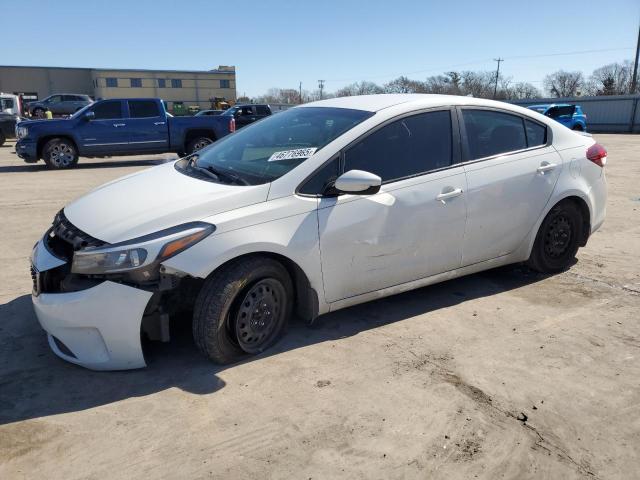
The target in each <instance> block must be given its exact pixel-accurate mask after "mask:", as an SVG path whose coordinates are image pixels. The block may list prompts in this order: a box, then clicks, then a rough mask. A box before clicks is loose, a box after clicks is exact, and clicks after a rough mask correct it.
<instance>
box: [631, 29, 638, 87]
mask: <svg viewBox="0 0 640 480" xmlns="http://www.w3.org/2000/svg"><path fill="white" fill-rule="evenodd" d="M638 56H640V27H638V43H636V61H635V63H634V64H633V77H631V92H629V93H632V94H634V93H636V86H637V81H638Z"/></svg>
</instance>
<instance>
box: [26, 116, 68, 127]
mask: <svg viewBox="0 0 640 480" xmlns="http://www.w3.org/2000/svg"><path fill="white" fill-rule="evenodd" d="M43 125H46V126H47V127H53V126H56V125H57V126H60V125H69V119H67V118H55V119H51V120H23V125H22V126H23V127H28V128H34V127H36V128H37V127H41V126H43Z"/></svg>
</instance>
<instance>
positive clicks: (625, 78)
mask: <svg viewBox="0 0 640 480" xmlns="http://www.w3.org/2000/svg"><path fill="white" fill-rule="evenodd" d="M632 71H633V64H632V63H631V62H630V61H629V60H625V61H624V62H622V63H610V64H609V65H604V66H603V67H600V68H598V69H596V70H594V71H593V73H592V74H591V76H590V77H589V81H588V82H587V88H586V89H587V92H588V93H589V95H624V94H626V93H628V92H629V89H630V87H631V75H632Z"/></svg>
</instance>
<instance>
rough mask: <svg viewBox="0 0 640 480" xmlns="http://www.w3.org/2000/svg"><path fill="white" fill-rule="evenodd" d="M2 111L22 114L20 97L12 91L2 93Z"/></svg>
mask: <svg viewBox="0 0 640 480" xmlns="http://www.w3.org/2000/svg"><path fill="white" fill-rule="evenodd" d="M0 112H2V113H9V114H12V115H18V116H22V108H21V103H20V98H19V97H18V96H17V95H13V94H10V93H0Z"/></svg>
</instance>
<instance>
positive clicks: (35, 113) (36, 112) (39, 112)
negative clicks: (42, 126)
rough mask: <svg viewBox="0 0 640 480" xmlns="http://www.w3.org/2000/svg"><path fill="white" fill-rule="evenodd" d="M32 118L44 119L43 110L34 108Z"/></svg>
mask: <svg viewBox="0 0 640 480" xmlns="http://www.w3.org/2000/svg"><path fill="white" fill-rule="evenodd" d="M33 116H34V117H36V118H44V108H36V109H35V110H34V111H33Z"/></svg>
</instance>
